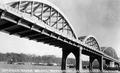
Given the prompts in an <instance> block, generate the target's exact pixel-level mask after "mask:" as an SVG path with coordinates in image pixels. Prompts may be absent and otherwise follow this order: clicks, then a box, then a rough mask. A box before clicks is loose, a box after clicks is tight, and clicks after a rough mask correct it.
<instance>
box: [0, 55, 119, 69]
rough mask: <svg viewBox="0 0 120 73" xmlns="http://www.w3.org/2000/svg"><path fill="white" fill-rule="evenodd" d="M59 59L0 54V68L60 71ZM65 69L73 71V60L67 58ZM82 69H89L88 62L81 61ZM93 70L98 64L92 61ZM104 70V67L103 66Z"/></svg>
mask: <svg viewBox="0 0 120 73" xmlns="http://www.w3.org/2000/svg"><path fill="white" fill-rule="evenodd" d="M61 59H62V58H60V57H56V56H54V55H43V56H36V55H31V54H23V53H19V54H18V53H0V65H1V66H0V68H3V67H4V66H8V67H9V66H11V67H12V66H16V67H17V66H32V67H35V66H38V67H40V68H41V67H43V68H44V67H46V66H50V67H52V66H56V67H58V68H59V69H60V66H61ZM67 67H68V68H74V69H75V59H74V58H68V59H67ZM82 68H83V69H87V70H88V68H89V61H82ZM93 68H94V69H98V68H99V63H98V62H97V61H94V63H93ZM104 68H105V65H104ZM106 70H119V71H120V68H119V67H114V68H111V67H107V68H106Z"/></svg>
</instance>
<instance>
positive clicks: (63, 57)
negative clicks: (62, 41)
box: [61, 49, 70, 70]
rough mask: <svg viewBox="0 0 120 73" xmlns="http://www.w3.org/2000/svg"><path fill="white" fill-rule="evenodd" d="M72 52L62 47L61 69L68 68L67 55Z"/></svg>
mask: <svg viewBox="0 0 120 73" xmlns="http://www.w3.org/2000/svg"><path fill="white" fill-rule="evenodd" d="M69 54H70V51H69V50H66V49H62V64H61V70H66V64H67V63H66V62H67V56H68V55H69Z"/></svg>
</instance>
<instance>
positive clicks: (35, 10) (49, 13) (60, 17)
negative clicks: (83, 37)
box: [8, 0, 76, 38]
mask: <svg viewBox="0 0 120 73" xmlns="http://www.w3.org/2000/svg"><path fill="white" fill-rule="evenodd" d="M8 5H10V6H11V7H13V8H15V9H17V10H19V11H21V12H23V13H27V14H29V15H31V16H34V17H36V18H37V19H38V20H40V21H42V22H44V23H45V24H47V25H49V26H51V27H53V28H55V29H57V30H58V31H60V32H62V33H63V34H66V35H69V36H71V37H73V38H76V35H75V33H74V32H73V28H72V26H71V24H70V22H69V21H68V19H67V17H66V16H65V15H64V14H63V13H62V12H61V11H60V10H59V9H58V8H57V7H56V6H54V5H53V4H51V3H50V2H48V1H46V0H39V1H37V0H36V1H31V0H28V1H16V2H11V3H8Z"/></svg>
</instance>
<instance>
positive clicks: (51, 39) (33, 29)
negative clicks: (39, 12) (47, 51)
mask: <svg viewBox="0 0 120 73" xmlns="http://www.w3.org/2000/svg"><path fill="white" fill-rule="evenodd" d="M0 31H2V32H5V33H9V34H10V35H16V36H20V37H21V38H22V37H24V38H28V39H29V40H35V41H37V42H43V43H46V44H49V45H54V46H57V47H60V48H64V49H63V50H65V49H67V50H70V51H73V52H74V50H77V49H79V50H77V51H80V50H82V51H83V54H87V55H96V56H101V57H102V58H103V59H107V60H110V61H113V62H116V63H118V64H119V61H118V60H117V59H114V58H112V57H111V56H108V55H106V54H105V53H103V52H102V51H99V50H96V49H94V47H91V46H89V45H87V44H85V43H83V42H81V41H80V40H78V39H77V38H73V37H70V36H69V35H66V34H63V33H62V32H60V31H58V30H57V29H54V28H52V27H50V26H49V25H46V24H45V23H44V22H42V21H40V20H38V19H37V18H36V17H34V16H31V15H30V14H26V13H23V12H20V11H19V10H17V9H15V8H12V7H10V6H8V5H6V4H1V3H0ZM63 52H64V51H63ZM75 52H76V51H75ZM86 52H87V53H86ZM79 53H80V52H79ZM63 54H64V53H63ZM78 57H79V56H78ZM78 59H80V58H78ZM76 60H77V59H76ZM64 61H66V59H64V55H63V60H62V69H63V70H64V69H66V68H65V67H66V65H64V64H66V62H64ZM76 63H78V64H80V61H79V60H78V61H77V62H76ZM76 67H77V66H76ZM79 69H80V66H79V65H78V67H77V70H79Z"/></svg>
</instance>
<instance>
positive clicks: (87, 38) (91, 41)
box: [78, 35, 101, 51]
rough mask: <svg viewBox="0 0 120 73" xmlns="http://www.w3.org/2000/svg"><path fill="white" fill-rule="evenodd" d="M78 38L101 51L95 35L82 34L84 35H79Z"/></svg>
mask: <svg viewBox="0 0 120 73" xmlns="http://www.w3.org/2000/svg"><path fill="white" fill-rule="evenodd" d="M78 39H79V40H81V41H82V42H83V43H85V44H87V45H89V46H92V47H93V48H95V49H97V50H99V51H101V49H100V47H99V44H98V42H97V40H96V38H95V37H94V36H92V35H89V36H82V37H79V38H78Z"/></svg>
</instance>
